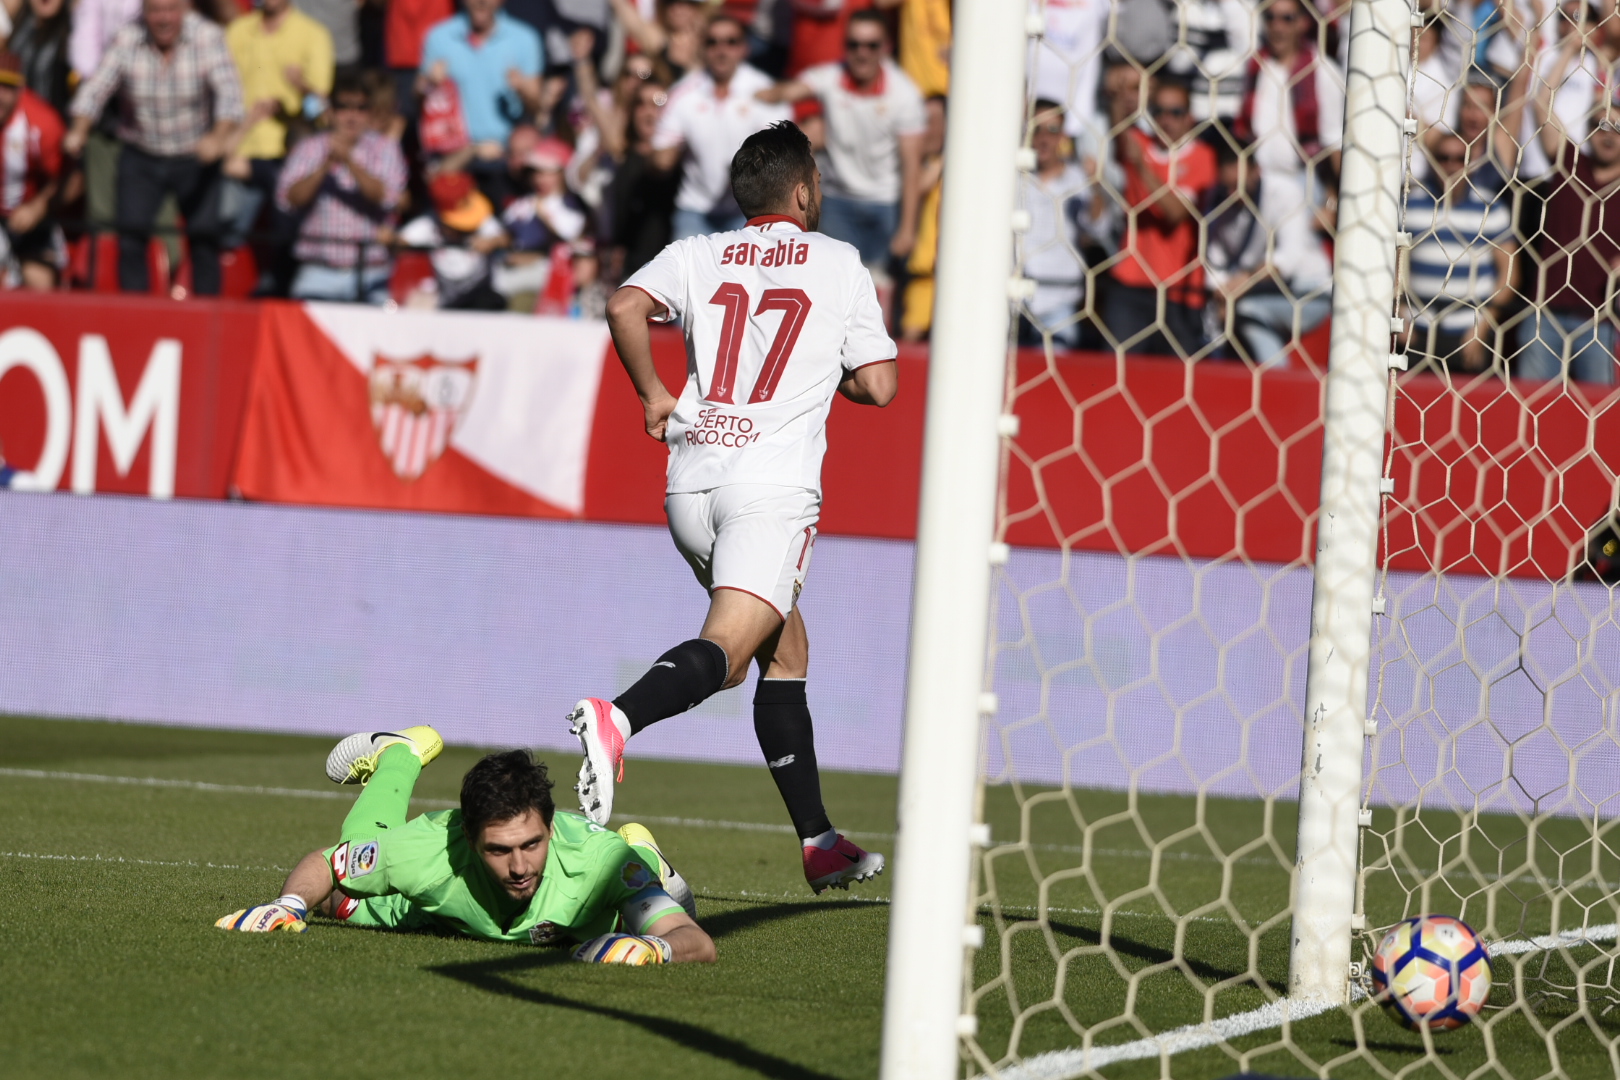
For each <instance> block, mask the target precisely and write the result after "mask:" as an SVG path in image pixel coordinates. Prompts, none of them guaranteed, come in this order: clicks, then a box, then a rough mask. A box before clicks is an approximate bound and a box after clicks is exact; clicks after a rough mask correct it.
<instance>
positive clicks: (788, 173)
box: [731, 120, 816, 218]
mask: <svg viewBox="0 0 1620 1080" xmlns="http://www.w3.org/2000/svg"><path fill="white" fill-rule="evenodd" d="M815 176H816V155H815V154H814V153H813V152H812V151H811V149H810V139H809V138H808V137H807V136H806V135H805V133H804V132H802V131H800V130H799V125H797V124H795V123H794V122H793V121H791V120H778V121H777V122H776V123H774V124H772V125H771V126H770V127H768V128H766V129H765V130H764V131H756V132H754V133H753V134H752V135H750V136H748V138H747V139H745V140H743V144H742V149H741V150H738V151H737V156H736V157H734V158H732V159H731V193H732V195H733V196H735V197H736V200H737V208H738V209H740V210H741V211H742V212H743V213H744V214H746V215H747V216H749V217H751V218H752V217H758V216H759V215H761V214H768V213H770V212H771V211H772V210H778V209H781V208H782V207H784V206H785V205H787V202H788V200H789V199H791V198H792V197H793V189H794V188H795V187H797V186H798V185H800V184H804V185H805V186H807V187H808V186H810V185H812V184H814V183H815Z"/></svg>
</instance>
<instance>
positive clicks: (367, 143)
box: [276, 73, 406, 304]
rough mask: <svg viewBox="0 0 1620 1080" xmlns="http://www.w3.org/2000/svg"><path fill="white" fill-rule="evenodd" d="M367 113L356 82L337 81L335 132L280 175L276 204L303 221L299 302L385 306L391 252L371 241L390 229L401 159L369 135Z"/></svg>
mask: <svg viewBox="0 0 1620 1080" xmlns="http://www.w3.org/2000/svg"><path fill="white" fill-rule="evenodd" d="M369 106H370V98H369V95H367V93H366V88H365V84H364V83H362V82H361V81H360V78H359V76H357V75H353V74H349V73H344V74H340V75H339V76H338V78H337V81H336V83H335V84H334V85H333V87H332V130H331V131H327V132H323V133H321V134H319V135H311V136H309V137H308V138H306V139H304V140H303V141H302V142H300V143H299V144H298V145H297V146H296V147H294V148H293V152H292V153H291V154H289V155H287V163H286V164H285V165H283V166H282V168H281V178H280V179H279V180H278V181H277V183H276V205H277V206H278V207H280V208H281V209H282V210H283V211H284V212H287V213H292V214H301V215H302V219H301V220H300V222H299V226H298V245H297V247H296V248H295V249H294V254H296V255H297V256H298V260H299V263H300V265H299V267H298V276H297V277H296V278H294V279H293V286H292V295H293V296H294V297H296V298H297V299H300V300H365V301H366V302H367V303H372V304H381V303H382V302H383V301H385V300H387V299H388V279H389V277H390V276H391V275H392V272H393V266H392V261H391V259H390V257H389V254H388V249H387V248H386V247H384V246H383V245H382V244H380V243H372V241H375V240H376V239H377V233H378V231H379V230H380V229H382V228H384V227H392V225H393V223H394V210H395V209H396V208H397V207H398V206H399V200H400V197H401V196H402V195H403V194H404V192H405V180H406V168H405V155H404V154H402V153H400V149H399V145H398V144H397V143H395V142H394V141H393V140H392V139H389V138H387V137H386V136H383V135H379V134H378V133H377V132H375V131H371V130H369V127H368V124H367V120H368V112H367V110H368V108H369ZM362 248H364V249H365V268H364V270H362V269H361V268H360V252H361V249H362Z"/></svg>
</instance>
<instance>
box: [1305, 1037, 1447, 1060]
mask: <svg viewBox="0 0 1620 1080" xmlns="http://www.w3.org/2000/svg"><path fill="white" fill-rule="evenodd" d="M1333 1045H1334V1046H1342V1047H1344V1048H1345V1049H1346V1050H1363V1049H1365V1050H1371V1051H1374V1052H1375V1053H1379V1054H1406V1055H1408V1056H1411V1057H1422V1056H1423V1055H1424V1054H1425V1053H1427V1051H1426V1050H1424V1048H1423V1044H1422V1043H1400V1042H1389V1041H1387V1040H1384V1039H1368V1040H1367V1041H1366V1042H1364V1043H1358V1042H1356V1040H1354V1039H1347V1038H1345V1037H1344V1036H1342V1035H1341V1036H1339V1037H1337V1038H1335V1039H1334V1040H1333ZM1456 1052H1457V1051H1456V1048H1455V1047H1450V1046H1436V1047H1435V1048H1434V1053H1435V1056H1436V1057H1445V1056H1446V1055H1447V1054H1454V1053H1456Z"/></svg>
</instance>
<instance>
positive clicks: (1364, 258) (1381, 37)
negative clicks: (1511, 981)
mask: <svg viewBox="0 0 1620 1080" xmlns="http://www.w3.org/2000/svg"><path fill="white" fill-rule="evenodd" d="M1350 11H1351V14H1350V66H1349V70H1348V71H1347V72H1346V73H1345V137H1344V170H1343V176H1342V180H1341V186H1340V194H1339V214H1340V217H1339V221H1340V225H1339V231H1338V243H1337V247H1336V249H1335V253H1334V267H1333V279H1334V285H1335V288H1334V291H1333V343H1332V346H1331V348H1330V350H1329V353H1328V371H1327V392H1326V398H1325V401H1324V406H1323V412H1324V416H1323V425H1322V431H1323V448H1322V501H1321V510H1320V513H1319V515H1318V517H1317V530H1316V535H1317V539H1316V577H1315V587H1314V589H1313V591H1312V597H1311V639H1310V660H1309V666H1308V669H1307V674H1306V682H1305V716H1304V717H1303V722H1304V725H1305V741H1304V745H1305V753H1304V757H1303V760H1302V762H1301V769H1300V793H1299V833H1298V848H1297V851H1298V854H1297V856H1296V858H1297V872H1296V875H1295V884H1294V896H1293V924H1294V930H1293V937H1292V948H1291V950H1290V954H1289V973H1288V989H1289V994H1290V995H1291V996H1293V997H1297V998H1312V999H1326V1000H1332V1001H1334V1002H1337V1003H1341V1004H1343V1003H1347V1002H1348V989H1349V986H1350V963H1351V960H1350V938H1351V933H1352V922H1353V920H1354V914H1355V904H1356V870H1357V865H1356V859H1357V853H1358V846H1359V836H1360V806H1361V782H1362V776H1361V767H1362V756H1363V751H1364V747H1363V740H1364V738H1365V736H1366V734H1367V732H1366V730H1365V722H1366V716H1367V685H1368V680H1369V677H1370V672H1371V667H1370V661H1371V655H1372V630H1373V609H1374V598H1373V592H1374V588H1375V586H1376V578H1377V574H1378V526H1379V521H1380V519H1381V517H1382V514H1381V512H1380V511H1381V504H1382V501H1383V492H1382V490H1381V487H1382V478H1383V473H1384V423H1385V416H1386V414H1387V412H1388V391H1389V380H1390V373H1391V370H1392V365H1391V362H1390V359H1391V354H1392V341H1393V338H1394V335H1395V333H1396V332H1397V331H1398V329H1399V327H1398V326H1395V325H1393V324H1392V323H1391V319H1392V318H1393V316H1394V313H1395V274H1396V266H1397V260H1398V253H1397V251H1396V233H1397V232H1398V231H1399V223H1400V214H1401V192H1402V179H1403V172H1404V166H1405V161H1406V155H1405V154H1404V153H1403V151H1404V149H1405V146H1404V142H1405V131H1404V128H1405V118H1406V98H1407V79H1406V71H1407V70H1408V66H1409V65H1408V60H1409V52H1410V49H1411V40H1412V21H1411V9H1410V8H1409V7H1408V6H1407V4H1406V0H1356V2H1355V3H1353V4H1352V5H1351V9H1350Z"/></svg>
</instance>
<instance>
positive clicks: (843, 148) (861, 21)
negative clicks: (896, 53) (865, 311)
mask: <svg viewBox="0 0 1620 1080" xmlns="http://www.w3.org/2000/svg"><path fill="white" fill-rule="evenodd" d="M760 97H761V98H762V99H763V100H766V101H795V102H796V101H803V100H805V99H807V98H811V97H814V98H817V99H818V100H819V101H820V102H821V107H822V109H823V110H824V117H825V128H826V151H825V154H824V156H823V157H822V163H823V169H822V174H821V182H822V185H823V187H824V194H823V196H822V203H821V231H822V232H824V233H826V234H827V235H828V236H831V237H834V238H836V239H838V240H843V241H845V242H846V243H850V244H853V245H855V248H856V250H858V251H859V252H860V253H861V262H862V263H864V264H865V265H866V266H867V267H868V268H869V269H872V270H879V271H881V270H884V269H885V268H886V267H887V264H888V261H889V259H890V257H891V256H892V257H894V258H900V259H903V258H905V257H906V256H907V255H909V254H911V249H912V247H913V246H914V245H915V244H916V242H917V207H918V204H919V202H920V201H921V194H922V191H921V184H920V177H921V175H922V146H923V132H924V130H925V129H926V128H927V126H928V119H927V116H926V115H925V114H924V112H923V99H922V93H921V92H920V91H918V89H917V85H916V84H915V83H914V82H912V81H911V77H910V76H908V75H907V74H906V73H905V72H904V71H901V70H900V66H899V65H898V64H896V63H895V62H894V61H893V60H892V59H890V56H889V30H888V26H887V25H886V24H885V23H884V21H883V16H882V14H880V13H879V12H877V11H872V10H866V11H857V12H855V14H853V15H851V16H850V18H849V26H848V29H847V30H846V31H845V34H844V59H843V61H842V62H840V63H834V64H817V65H816V66H815V67H811V68H806V69H805V70H804V71H802V72H800V73H799V76H798V78H797V79H794V80H791V81H789V82H785V83H781V84H779V85H777V86H775V87H772V88H771V89H769V90H766V91H763V92H761V94H760Z"/></svg>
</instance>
